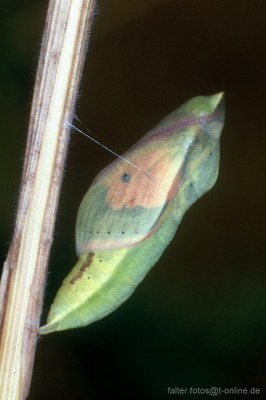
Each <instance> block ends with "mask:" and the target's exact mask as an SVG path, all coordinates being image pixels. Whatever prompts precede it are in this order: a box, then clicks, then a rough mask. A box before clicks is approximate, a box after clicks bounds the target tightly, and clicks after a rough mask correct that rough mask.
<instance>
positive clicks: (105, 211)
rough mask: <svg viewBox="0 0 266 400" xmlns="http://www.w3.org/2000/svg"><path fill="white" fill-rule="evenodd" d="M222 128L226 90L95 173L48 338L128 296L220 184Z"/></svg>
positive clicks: (174, 117)
mask: <svg viewBox="0 0 266 400" xmlns="http://www.w3.org/2000/svg"><path fill="white" fill-rule="evenodd" d="M223 125H224V106H223V93H218V94H215V95H213V96H198V97H194V98H192V99H191V100H189V101H187V102H186V103H184V104H183V105H182V106H181V107H179V108H178V109H177V110H176V111H174V112H173V113H171V114H170V115H168V116H167V117H166V118H164V119H163V120H162V121H161V122H160V123H159V124H158V125H157V126H156V127H155V128H154V129H152V130H151V131H150V132H148V133H147V134H146V135H145V136H144V137H143V138H142V139H140V140H139V141H138V142H137V143H136V144H135V145H134V146H133V147H132V148H131V149H130V150H128V151H127V152H126V153H125V154H123V158H124V159H126V160H127V162H126V161H125V160H123V159H121V158H118V159H116V160H115V161H113V162H112V163H111V164H110V165H109V166H107V167H106V168H105V169H104V170H103V171H102V172H100V173H99V174H98V175H97V176H96V178H95V179H94V181H93V182H92V184H91V186H90V188H89V190H88V192H87V193H86V194H85V196H84V198H83V200H82V202H81V205H80V208H79V211H78V215H77V223H76V250H77V254H78V257H79V259H78V261H77V264H76V265H75V266H74V268H73V269H72V271H71V272H70V274H69V275H68V276H67V277H66V278H65V280H64V281H63V283H62V286H61V288H60V289H59V290H58V292H57V295H56V297H55V299H54V302H53V304H52V306H51V309H50V312H49V315H48V319H47V324H46V325H44V326H42V327H41V328H40V333H41V334H46V333H50V332H54V331H61V330H66V329H71V328H78V327H81V326H86V325H88V324H90V323H92V322H94V321H96V320H99V319H101V318H103V317H104V316H106V315H108V314H109V313H111V312H112V311H114V310H115V309H116V308H117V307H119V306H120V305H121V304H122V303H123V302H124V301H125V300H127V299H128V297H129V296H130V295H131V294H132V293H133V292H134V290H135V288H136V287H137V285H138V284H139V283H140V282H141V281H142V280H143V278H144V277H145V275H146V274H147V273H148V271H149V270H150V269H151V267H152V266H153V265H154V264H155V263H156V262H157V261H158V259H159V258H160V256H161V255H162V253H163V252H164V250H165V248H166V247H167V246H168V244H169V243H170V241H171V240H172V238H173V236H174V234H175V232H176V230H177V227H178V225H179V224H180V222H181V220H182V218H183V215H184V213H185V212H186V210H187V209H188V208H189V207H190V206H191V205H192V204H193V203H194V202H195V201H196V200H197V199H198V198H199V197H201V196H202V195H203V194H204V193H205V192H207V191H208V190H209V189H211V187H212V186H213V185H214V183H215V181H216V179H217V175H218V169H219V158H220V150H219V139H220V135H221V132H222V128H223Z"/></svg>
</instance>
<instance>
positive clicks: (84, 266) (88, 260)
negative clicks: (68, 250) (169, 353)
mask: <svg viewBox="0 0 266 400" xmlns="http://www.w3.org/2000/svg"><path fill="white" fill-rule="evenodd" d="M94 255H95V254H94V253H92V252H90V253H88V255H87V258H86V260H85V261H84V263H83V264H82V266H81V267H80V269H79V271H78V273H77V275H76V276H73V278H72V279H71V280H70V283H71V285H74V283H76V281H77V280H79V279H80V278H81V277H82V275H83V273H84V272H85V271H86V269H87V268H89V266H90V265H91V263H92V260H93V257H94Z"/></svg>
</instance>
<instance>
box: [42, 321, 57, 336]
mask: <svg viewBox="0 0 266 400" xmlns="http://www.w3.org/2000/svg"><path fill="white" fill-rule="evenodd" d="M58 330H59V329H58V324H57V323H51V324H46V325H43V326H41V327H40V328H39V334H40V335H47V334H48V333H52V332H56V331H58Z"/></svg>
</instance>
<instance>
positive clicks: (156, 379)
mask: <svg viewBox="0 0 266 400" xmlns="http://www.w3.org/2000/svg"><path fill="white" fill-rule="evenodd" d="M46 6H47V2H45V1H36V0H35V1H30V0H27V1H26V0H25V1H12V2H6V4H4V3H3V2H2V5H1V7H2V11H1V17H0V18H1V24H0V38H1V39H0V40H1V64H0V72H1V90H0V101H1V107H0V113H1V135H0V141H1V142H0V149H1V157H0V163H1V164H0V173H1V188H2V189H1V197H0V205H1V207H0V208H1V209H0V219H1V224H0V254H1V260H2V261H4V259H5V256H6V253H7V249H8V245H9V241H10V238H11V235H12V229H13V223H14V216H15V212H16V211H15V210H16V202H17V196H18V185H19V179H20V175H21V169H22V163H23V152H24V147H25V141H26V129H27V124H28V116H29V111H30V102H31V95H32V90H33V89H32V88H33V82H34V75H35V71H36V65H37V59H38V52H39V47H40V42H41V33H42V29H43V25H44V19H45V13H46ZM265 31H266V3H265V2H264V1H259V0H249V1H245V0H243V1H235V2H232V1H229V0H222V1H218V0H212V1H211V0H203V1H196V0H192V1H189V2H188V1H184V0H183V1H181V0H174V1H166V0H149V1H148V0H146V1H130V2H126V1H122V0H108V1H107V0H101V1H99V2H98V7H97V12H96V15H95V21H94V27H93V32H92V35H91V42H90V49H89V53H88V59H87V62H86V69H85V72H84V78H83V82H82V85H81V88H80V99H79V102H78V107H77V115H78V116H79V117H80V118H81V120H82V121H83V123H84V124H85V125H86V126H87V127H88V128H89V129H90V130H91V131H92V132H93V133H94V134H95V135H97V137H98V139H99V140H100V141H102V142H103V143H104V144H105V145H107V146H110V147H111V148H112V149H114V150H115V151H117V152H119V153H122V152H123V151H125V150H127V149H128V148H129V147H130V146H131V145H132V144H133V143H134V142H136V140H137V139H139V138H140V137H141V136H142V135H143V134H144V133H145V132H146V131H147V130H148V129H150V128H152V127H153V126H154V125H155V124H156V123H157V122H158V121H159V120H160V119H161V118H162V117H164V116H165V115H167V114H168V113H169V112H171V111H173V110H174V109H175V108H177V107H178V106H179V105H180V104H181V103H182V102H183V101H185V100H187V99H189V98H191V97H193V96H195V95H198V94H213V93H216V92H219V91H221V90H223V91H225V101H226V126H225V129H224V132H223V135H222V142H221V168H220V175H219V179H218V182H217V184H216V186H215V188H214V189H213V190H212V191H211V192H210V193H208V194H207V195H206V196H204V197H203V198H202V199H201V200H200V201H199V202H198V203H197V204H196V205H195V206H193V207H192V209H191V210H189V212H188V213H187V215H186V216H185V218H184V221H183V223H182V224H181V226H180V228H179V230H178V233H177V235H176V237H175V239H174V241H173V242H172V244H171V245H170V246H169V248H168V249H167V250H166V251H165V253H164V255H163V257H162V258H161V260H160V261H159V262H158V264H157V265H156V266H155V267H154V268H153V270H152V271H151V272H150V273H149V275H148V276H147V278H146V279H145V280H144V282H143V283H142V284H141V285H140V286H139V287H138V288H137V290H136V292H135V293H134V295H133V296H132V297H131V298H130V299H129V300H128V301H127V302H126V303H125V304H124V305H123V306H121V307H120V308H119V309H118V310H117V311H116V312H114V313H113V314H111V315H110V316H108V317H106V318H105V319H103V320H101V321H99V322H97V323H94V324H92V325H91V326H88V327H86V328H83V329H78V330H72V331H67V332H62V333H58V334H51V335H48V336H47V337H43V338H41V339H40V341H39V343H38V347H37V354H36V363H35V368H34V373H33V380H32V387H31V393H30V397H29V399H30V400H33V399H48V400H49V399H53V400H59V399H60V400H61V399H63V400H67V399H73V398H75V399H79V400H82V399H93V400H94V399H103V400H105V399H110V398H111V397H116V398H117V399H120V398H121V399H122V398H123V399H124V398H128V397H134V398H136V399H148V398H151V399H164V398H169V395H168V394H167V388H168V387H183V388H185V387H188V388H189V387H190V386H193V387H202V388H206V387H211V386H218V387H221V388H232V387H239V388H243V387H247V388H251V387H254V386H255V387H258V388H260V390H261V392H263V393H264V392H265V389H266V387H265V372H266V371H265V353H266V345H265V329H266V313H265V311H266V307H265V301H266V295H265V289H266V282H265V278H266V273H265V261H266V256H265V197H266V196H265V172H266V168H265V167H266V162H265V153H266V151H265V148H266V129H265V114H266V112H265V107H266V97H265V93H266V68H265V61H266V57H265V54H266V52H265V43H266V32H265ZM112 159H113V156H112V155H111V154H110V153H108V152H106V151H105V150H103V149H101V148H100V147H98V146H97V145H95V144H94V143H92V142H91V141H89V140H87V139H85V138H84V137H82V136H80V135H79V134H77V133H73V134H72V140H71V145H70V150H69V157H68V163H67V166H66V169H65V179H64V184H63V188H62V192H61V199H60V208H59V211H58V216H57V224H56V231H55V240H54V244H53V249H52V255H51V258H50V267H49V275H48V283H47V288H46V296H45V304H44V316H43V321H44V319H45V315H46V314H47V311H48V308H49V304H50V303H51V301H52V299H53V297H54V295H55V292H56V290H57V288H58V287H59V285H60V283H61V281H62V279H63V278H64V276H65V275H66V274H67V272H68V271H69V270H70V268H71V267H72V265H73V264H74V262H75V261H76V256H75V247H74V224H75V217H76V212H77V208H78V205H79V202H80V199H81V198H82V196H83V194H84V193H85V191H86V190H87V188H88V186H89V184H90V182H91V181H92V179H93V177H94V176H95V175H96V173H97V172H98V171H99V170H100V169H101V168H103V167H104V166H105V165H106V164H108V163H109V162H110V161H112ZM262 396H265V395H262ZM262 396H261V397H262ZM172 397H173V396H172ZM180 397H181V398H185V397H186V396H184V395H183V396H180ZM253 397H254V398H256V396H253ZM201 398H205V397H204V396H201ZM206 398H209V397H208V396H206Z"/></svg>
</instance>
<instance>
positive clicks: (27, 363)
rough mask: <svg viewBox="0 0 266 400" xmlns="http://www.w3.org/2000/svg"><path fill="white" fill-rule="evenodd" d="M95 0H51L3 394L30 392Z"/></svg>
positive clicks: (3, 351)
mask: <svg viewBox="0 0 266 400" xmlns="http://www.w3.org/2000/svg"><path fill="white" fill-rule="evenodd" d="M94 2H95V1H94V0H50V3H49V8H48V15H47V20H46V27H45V32H44V37H43V42H42V48H41V55H40V60H39V66H38V71H37V77H36V83H35V89H34V98H33V104H32V111H31V117H30V125H29V136H28V142H27V149H26V156H25V164H24V171H23V178H22V184H21V192H20V201H19V206H18V212H17V220H16V225H15V232H14V238H13V241H12V244H11V247H10V251H9V253H8V257H7V260H6V262H5V264H4V270H3V275H2V281H1V288H0V300H1V310H0V317H1V322H2V323H1V343H0V346H1V347H0V360H1V365H0V399H5V400H11V399H12V400H13V399H25V398H26V397H27V393H28V390H29V385H30V380H31V374H32V367H33V362H34V354H35V347H36V339H37V334H38V325H39V319H40V314H41V306H42V299H43V291H44V283H45V277H46V269H47V258H48V256H49V251H50V246H51V242H52V234H53V228H54V221H55V214H56V207H57V203H58V195H59V187H60V183H61V180H62V172H63V164H64V160H65V156H66V150H67V144H68V135H69V126H68V124H66V121H70V120H71V116H72V114H73V108H74V104H75V99H76V95H77V90H78V84H79V80H80V74H81V69H82V66H83V62H84V55H85V51H86V45H87V40H88V32H89V28H90V25H91V21H92V15H93V7H94Z"/></svg>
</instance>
